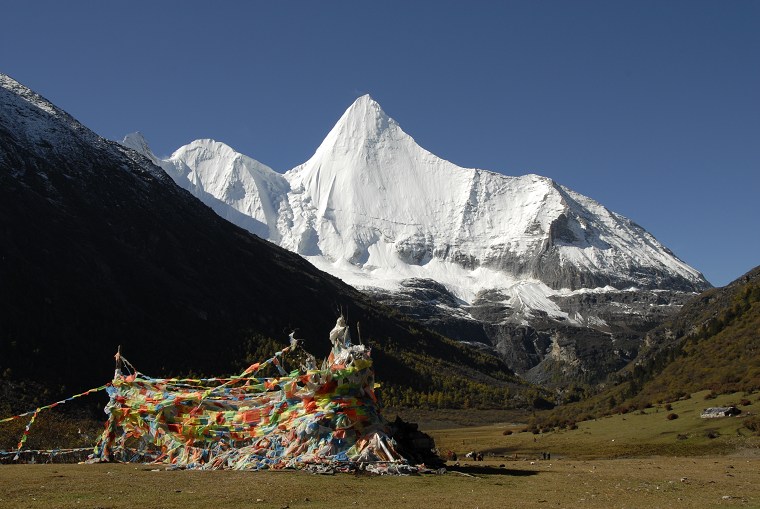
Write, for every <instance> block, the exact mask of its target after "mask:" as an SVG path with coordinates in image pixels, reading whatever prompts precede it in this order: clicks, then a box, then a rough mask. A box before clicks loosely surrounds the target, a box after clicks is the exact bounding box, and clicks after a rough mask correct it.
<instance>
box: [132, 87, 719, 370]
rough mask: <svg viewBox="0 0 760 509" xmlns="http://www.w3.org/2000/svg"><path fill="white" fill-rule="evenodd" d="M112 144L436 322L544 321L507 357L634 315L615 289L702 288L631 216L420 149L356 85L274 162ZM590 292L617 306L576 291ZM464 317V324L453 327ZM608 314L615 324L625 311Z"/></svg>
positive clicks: (486, 325)
mask: <svg viewBox="0 0 760 509" xmlns="http://www.w3.org/2000/svg"><path fill="white" fill-rule="evenodd" d="M123 144H124V145H126V146H128V147H130V148H133V149H135V150H136V151H138V152H141V153H142V154H143V155H145V156H147V157H148V158H150V159H151V160H152V161H153V162H156V163H158V164H159V165H160V166H162V167H163V168H164V169H165V170H166V172H167V173H169V175H171V176H172V177H173V178H174V180H175V181H176V182H177V183H178V184H179V185H180V186H182V187H184V188H186V189H188V190H189V191H190V192H191V193H193V194H194V195H195V196H197V197H198V198H200V199H201V200H202V201H204V202H205V203H206V204H207V205H209V206H210V207H212V208H213V209H214V210H215V211H216V212H217V213H219V214H220V215H222V216H223V217H226V218H227V219H229V220H230V221H232V222H233V223H236V224H238V225H239V226H241V227H243V228H246V229H248V230H250V231H252V232H253V233H256V234H257V235H260V236H262V237H264V238H267V239H269V240H270V241H272V242H275V243H277V244H279V245H281V246H283V247H285V248H287V249H289V250H291V251H295V252H297V253H299V254H301V255H302V256H304V257H305V258H306V259H308V260H309V261H311V262H312V263H313V264H314V265H316V266H317V267H319V268H320V269H322V270H324V271H326V272H329V273H331V274H333V275H335V276H337V277H339V278H341V279H343V280H344V281H346V282H348V283H349V284H351V285H353V286H356V287H358V288H360V289H364V290H365V291H369V292H371V293H375V294H376V295H377V296H378V297H379V298H381V300H385V301H387V302H388V303H389V304H392V305H393V304H396V305H400V306H401V307H403V308H405V310H406V311H407V312H411V314H414V315H417V317H418V318H421V319H427V320H432V321H433V322H434V323H431V325H432V326H438V328H439V329H440V330H441V331H442V332H446V333H447V334H448V335H450V336H458V337H459V338H460V339H462V340H474V341H480V342H482V343H490V344H491V345H493V346H495V347H496V348H497V349H499V350H500V351H501V352H502V353H503V354H505V355H506V356H507V357H508V358H509V357H510V355H511V354H510V353H509V352H508V351H507V350H509V349H510V348H511V347H509V345H506V344H505V343H504V341H503V340H504V339H505V337H506V336H504V334H507V336H508V337H509V338H511V340H514V339H515V336H514V334H515V331H517V330H518V328H522V329H520V330H523V332H522V333H521V334H523V335H525V334H526V332H525V331H526V330H528V331H529V332H528V333H527V335H528V336H529V335H530V334H532V333H538V332H537V331H541V330H544V331H546V330H549V331H555V332H549V333H547V334H549V336H548V337H547V338H545V339H546V341H549V343H547V345H546V347H545V348H544V347H543V346H541V345H542V343H541V341H540V338H538V339H536V340H531V341H532V342H533V343H534V346H535V348H536V352H535V356H534V358H532V360H525V359H523V361H524V362H523V361H519V362H518V360H515V359H512V360H513V361H515V363H516V368H517V369H521V368H522V369H523V370H528V369H530V368H531V367H533V366H535V365H536V364H537V363H538V362H540V361H541V360H542V359H544V357H547V356H551V354H552V348H554V350H556V346H555V347H552V345H555V344H557V341H558V339H557V334H556V330H558V327H559V328H562V327H565V326H571V327H575V328H585V329H591V330H593V331H596V332H601V333H603V334H607V335H612V336H613V340H614V339H615V332H616V331H622V329H621V327H623V326H622V325H621V326H617V325H615V323H613V322H615V320H616V318H614V317H613V316H612V315H615V316H619V315H620V313H622V314H623V315H626V312H625V310H623V311H621V309H622V308H624V307H625V306H628V307H629V308H630V309H629V311H630V313H628V315H631V314H633V315H637V316H638V315H640V314H641V313H640V312H639V310H638V309H637V307H636V305H633V306H630V305H628V304H625V305H623V304H621V301H626V300H630V294H631V292H642V291H643V292H648V295H655V294H656V293H657V292H660V294H659V304H656V305H657V306H660V307H662V306H670V305H675V306H678V303H679V302H680V300H683V298H685V297H682V298H681V299H680V300H679V299H678V298H676V299H675V300H673V298H672V297H673V296H677V295H680V294H683V295H687V294H690V293H691V292H696V291H699V290H702V289H705V288H707V287H709V286H710V285H709V283H707V281H706V280H705V279H704V277H703V276H702V274H700V273H699V272H698V271H696V270H695V269H693V268H691V267H689V266H688V265H687V264H686V263H684V262H683V261H681V260H679V259H678V258H677V257H676V256H675V255H674V254H673V253H672V252H670V251H669V250H668V249H667V248H665V247H664V246H662V245H661V244H660V243H659V242H658V241H657V240H656V239H655V238H654V237H653V236H652V235H650V234H649V233H647V232H646V231H645V230H644V229H643V228H641V227H640V226H638V225H636V224H635V223H633V222H632V221H630V220H629V219H626V218H625V217H623V216H621V215H619V214H616V213H614V212H611V211H609V210H607V209H606V208H605V207H604V206H602V205H600V204H599V203H597V202H596V201H594V200H592V199H590V198H587V197H585V196H583V195H580V194H578V193H576V192H574V191H572V190H570V189H568V188H566V187H564V186H561V185H559V184H557V183H556V182H554V181H553V180H551V179H549V178H545V177H541V176H538V175H523V176H520V177H510V176H505V175H502V174H499V173H494V172H490V171H485V170H478V169H467V168H462V167H459V166H457V165H455V164H453V163H450V162H448V161H445V160H443V159H441V158H439V157H437V156H435V155H434V154H431V153H430V152H428V151H427V150H425V149H424V148H422V147H420V146H419V145H418V144H417V143H416V142H415V141H414V139H413V138H412V137H411V136H409V135H408V134H407V133H405V132H404V131H403V130H402V129H401V127H400V126H399V125H398V124H397V123H396V122H395V121H394V120H393V119H392V118H390V117H388V116H387V115H386V114H385V112H384V111H383V110H382V108H381V107H380V105H379V104H378V103H377V102H375V101H374V100H373V99H372V98H371V97H370V96H368V95H365V96H362V97H360V98H358V99H357V100H356V101H355V102H354V103H353V104H352V105H351V106H350V107H349V108H348V110H346V112H345V113H344V114H343V116H342V117H341V118H340V119H339V120H338V122H337V124H336V125H335V127H333V128H332V130H331V131H330V132H329V133H328V135H327V137H326V138H325V139H324V141H323V142H322V144H321V145H320V146H319V148H318V149H317V150H316V152H315V153H314V155H313V156H312V157H311V158H310V159H309V160H308V161H306V162H305V163H303V164H302V165H300V166H297V167H296V168H293V169H292V170H290V171H288V172H286V173H285V174H279V173H277V172H275V171H273V170H272V169H271V168H269V167H267V166H265V165H263V164H261V163H259V162H258V161H256V160H254V159H251V158H250V157H248V156H245V155H242V154H239V153H237V152H235V151H234V150H233V149H232V148H230V147H229V146H227V145H224V144H223V143H219V142H216V141H213V140H197V141H194V142H192V143H191V144H189V145H186V146H184V147H182V148H180V149H179V150H177V151H176V152H175V153H174V154H172V156H171V157H170V158H169V159H167V160H163V161H162V160H158V159H157V158H156V157H155V155H153V154H152V153H151V152H150V150H149V149H148V148H147V143H146V142H145V141H144V140H143V139H142V138H138V137H137V136H135V135H130V136H128V137H127V138H125V140H124V141H123ZM668 292H669V293H668ZM665 293H668V295H670V296H671V297H669V298H667V299H665V300H664V301H663V299H662V295H664V294H665ZM590 294H595V295H597V294H598V295H605V298H604V300H608V301H614V302H617V304H619V306H617V307H618V308H620V309H608V310H607V311H604V310H602V309H601V308H594V307H592V306H590V305H584V304H583V302H586V301H587V300H588V299H586V298H584V297H583V296H588V295H590ZM611 296H612V297H611ZM614 296H617V297H614ZM645 300H646V299H645ZM484 306H485V308H487V309H488V312H487V313H486V315H487V316H485V317H484V316H483V310H484V309H485V308H484ZM621 306H622V307H621ZM608 307H609V306H608ZM613 307H614V306H613ZM650 307H651V306H649V305H647V309H646V310H644V311H641V312H643V313H645V314H647V316H648V317H649V318H645V320H651V318H652V313H653V311H652V310H651V309H649V308H650ZM655 314H657V313H655ZM661 314H664V315H667V314H668V312H667V311H663V312H662V313H661ZM626 316H627V315H626ZM451 320H459V324H460V325H462V324H465V325H466V326H465V327H464V328H462V327H458V328H457V327H452V326H451ZM624 321H626V322H629V321H630V320H627V319H626V320H624ZM539 322H540V326H539V327H536V325H537V324H539ZM473 323H477V324H478V326H477V327H476V328H478V330H479V331H480V332H478V333H472V332H467V331H472V330H473V329H472V327H471V325H472V324H473ZM505 326H506V329H505ZM494 328H496V329H498V330H496V329H494ZM526 328H527V329H526ZM623 328H625V329H626V333H627V332H630V330H629V329H630V323H627V324H626V325H625V326H624V327H623ZM460 329H461V330H463V331H464V332H462V333H461V334H457V333H452V331H454V332H456V330H460ZM483 331H484V332H483ZM505 331H509V332H505ZM530 331H532V332H530ZM481 332H482V334H481ZM552 334H553V335H552ZM539 336H540V334H539ZM513 342H514V341H513ZM613 343H614V341H613ZM634 349H635V348H634ZM539 350H540V351H539ZM521 362H522V364H521Z"/></svg>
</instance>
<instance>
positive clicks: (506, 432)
mask: <svg viewBox="0 0 760 509" xmlns="http://www.w3.org/2000/svg"><path fill="white" fill-rule="evenodd" d="M501 434H502V435H511V434H512V430H511V429H505V430H504V431H503V432H502V433H501Z"/></svg>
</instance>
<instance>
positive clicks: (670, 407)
mask: <svg viewBox="0 0 760 509" xmlns="http://www.w3.org/2000/svg"><path fill="white" fill-rule="evenodd" d="M665 410H667V411H668V412H670V411H671V410H673V405H671V404H670V403H668V404H667V405H665Z"/></svg>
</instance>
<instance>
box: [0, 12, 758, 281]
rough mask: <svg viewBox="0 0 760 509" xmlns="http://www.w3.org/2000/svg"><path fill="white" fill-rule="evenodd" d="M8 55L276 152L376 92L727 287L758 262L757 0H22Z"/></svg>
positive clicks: (155, 128)
mask: <svg viewBox="0 0 760 509" xmlns="http://www.w3.org/2000/svg"><path fill="white" fill-rule="evenodd" d="M0 12H1V16H2V28H1V29H0V71H2V72H4V73H7V74H9V75H11V76H12V77H14V78H16V79H17V80H19V81H21V82H22V83H24V84H26V85H27V86H29V87H31V88H33V89H35V90H37V91H38V92H40V93H41V94H42V95H44V96H45V97H47V98H48V99H50V100H51V101H53V102H54V103H56V104H57V105H59V106H60V107H62V108H64V109H65V110H67V111H68V112H69V113H71V114H72V115H73V116H74V117H76V118H78V119H79V120H80V121H82V122H83V123H84V124H86V125H87V126H89V127H90V128H92V129H93V130H95V131H96V132H97V133H99V134H101V135H102V136H105V137H107V138H111V139H120V138H121V137H122V136H123V135H124V134H126V133H128V132H132V131H137V130H139V131H142V132H143V133H144V134H145V136H146V137H147V139H148V141H149V142H150V144H151V146H152V148H153V149H154V151H155V152H156V153H157V154H159V155H168V154H170V153H171V152H173V151H174V150H175V149H176V148H178V147H179V146H181V145H184V144H186V143H188V142H190V141H192V140H194V139H197V138H214V139H217V140H220V141H224V142H225V143H228V144H229V145H231V146H232V147H234V148H235V149H237V150H238V151H240V152H243V153H245V154H247V155H250V156H251V157H254V158H255V159H258V160H259V161H261V162H263V163H265V164H268V165H269V166H271V167H273V168H274V169H276V170H278V171H286V170H288V169H290V168H291V167H293V166H295V165H297V164H299V163H301V162H303V161H305V160H306V159H307V158H308V157H309V156H310V155H311V154H312V153H313V151H314V149H315V148H316V147H317V146H318V145H319V143H320V142H321V140H322V138H323V137H324V136H325V134H327V131H328V130H329V129H330V128H331V127H332V125H333V124H334V122H335V121H336V120H337V119H338V117H339V116H340V115H341V114H342V113H343V111H344V110H345V109H346V108H347V107H348V106H349V105H350V104H351V102H352V101H353V100H354V99H355V98H356V97H358V96H359V95H362V94H364V93H370V94H371V95H372V96H373V97H374V98H375V99H376V100H377V101H378V102H380V104H381V105H382V106H383V108H384V109H385V110H386V112H387V113H388V114H389V115H390V116H392V117H393V118H395V119H396V120H397V121H398V122H399V124H400V125H401V126H402V128H403V129H404V130H405V131H406V132H408V133H409V134H411V135H412V136H413V137H414V138H415V139H416V140H417V141H418V142H419V143H420V145H422V146H423V147H425V148H426V149H428V150H430V151H431V152H433V153H435V154H437V155H439V156H441V157H443V158H445V159H448V160H450V161H452V162H454V163H456V164H459V165H461V166H466V167H477V168H484V169H489V170H494V171H499V172H502V173H505V174H508V175H521V174H524V173H538V174H541V175H546V176H548V177H551V178H553V179H555V180H556V181H557V182H559V183H560V184H563V185H566V186H568V187H570V188H572V189H574V190H576V191H578V192H580V193H583V194H585V195H587V196H590V197H592V198H594V199H596V200H598V201H600V202H601V203H603V204H604V205H606V206H607V207H608V208H609V209H611V210H614V211H616V212H619V213H621V214H623V215H625V216H627V217H629V218H631V219H633V220H634V221H636V222H637V223H639V224H640V225H642V226H643V227H644V228H646V229H647V230H649V231H650V232H651V233H652V234H654V235H655V236H656V237H657V238H658V239H659V240H660V241H661V242H663V243H664V244H665V245H666V246H668V247H669V248H670V249H672V250H673V251H674V252H675V253H676V254H677V255H678V256H679V257H681V258H682V259H683V260H685V261H686V262H687V263H689V264H691V265H692V266H694V267H695V268H697V269H698V270H700V271H702V272H703V273H704V274H705V276H706V277H707V278H708V280H709V281H710V282H712V283H713V284H714V285H717V286H721V285H724V284H726V283H728V282H729V281H731V280H733V279H735V278H736V277H738V276H740V275H741V274H743V273H744V272H746V271H747V270H749V269H751V268H753V267H754V266H756V265H758V264H760V235H758V225H757V223H758V218H759V217H760V2H756V1H729V2H725V1H715V2H701V1H659V0H658V1H640V0H637V1H626V2H624V1H615V0H605V1H572V2H571V1H564V0H563V1H525V2H509V1H504V2H497V1H483V2H473V1H468V2H446V1H438V0H436V1H429V2H424V1H418V2H412V1H395V0H393V1H391V0H384V1H383V2H368V1H330V2H315V1H303V2H292V1H276V2H273V1H267V2H253V1H251V2H242V1H241V2H231V1H220V2H211V1H206V2H196V1H182V2H172V1H150V2H147V1H146V2H143V1H130V2H95V1H92V2H84V1H71V2H62V1H52V2H37V1H33V0H30V1H26V2H13V3H10V2H6V3H4V5H3V6H2V10H1V11H0Z"/></svg>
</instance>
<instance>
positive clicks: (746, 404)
mask: <svg viewBox="0 0 760 509" xmlns="http://www.w3.org/2000/svg"><path fill="white" fill-rule="evenodd" d="M739 404H740V405H741V406H750V405H751V404H752V402H751V401H750V400H748V399H747V398H743V399H742V400H741V401H740V402H739Z"/></svg>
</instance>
